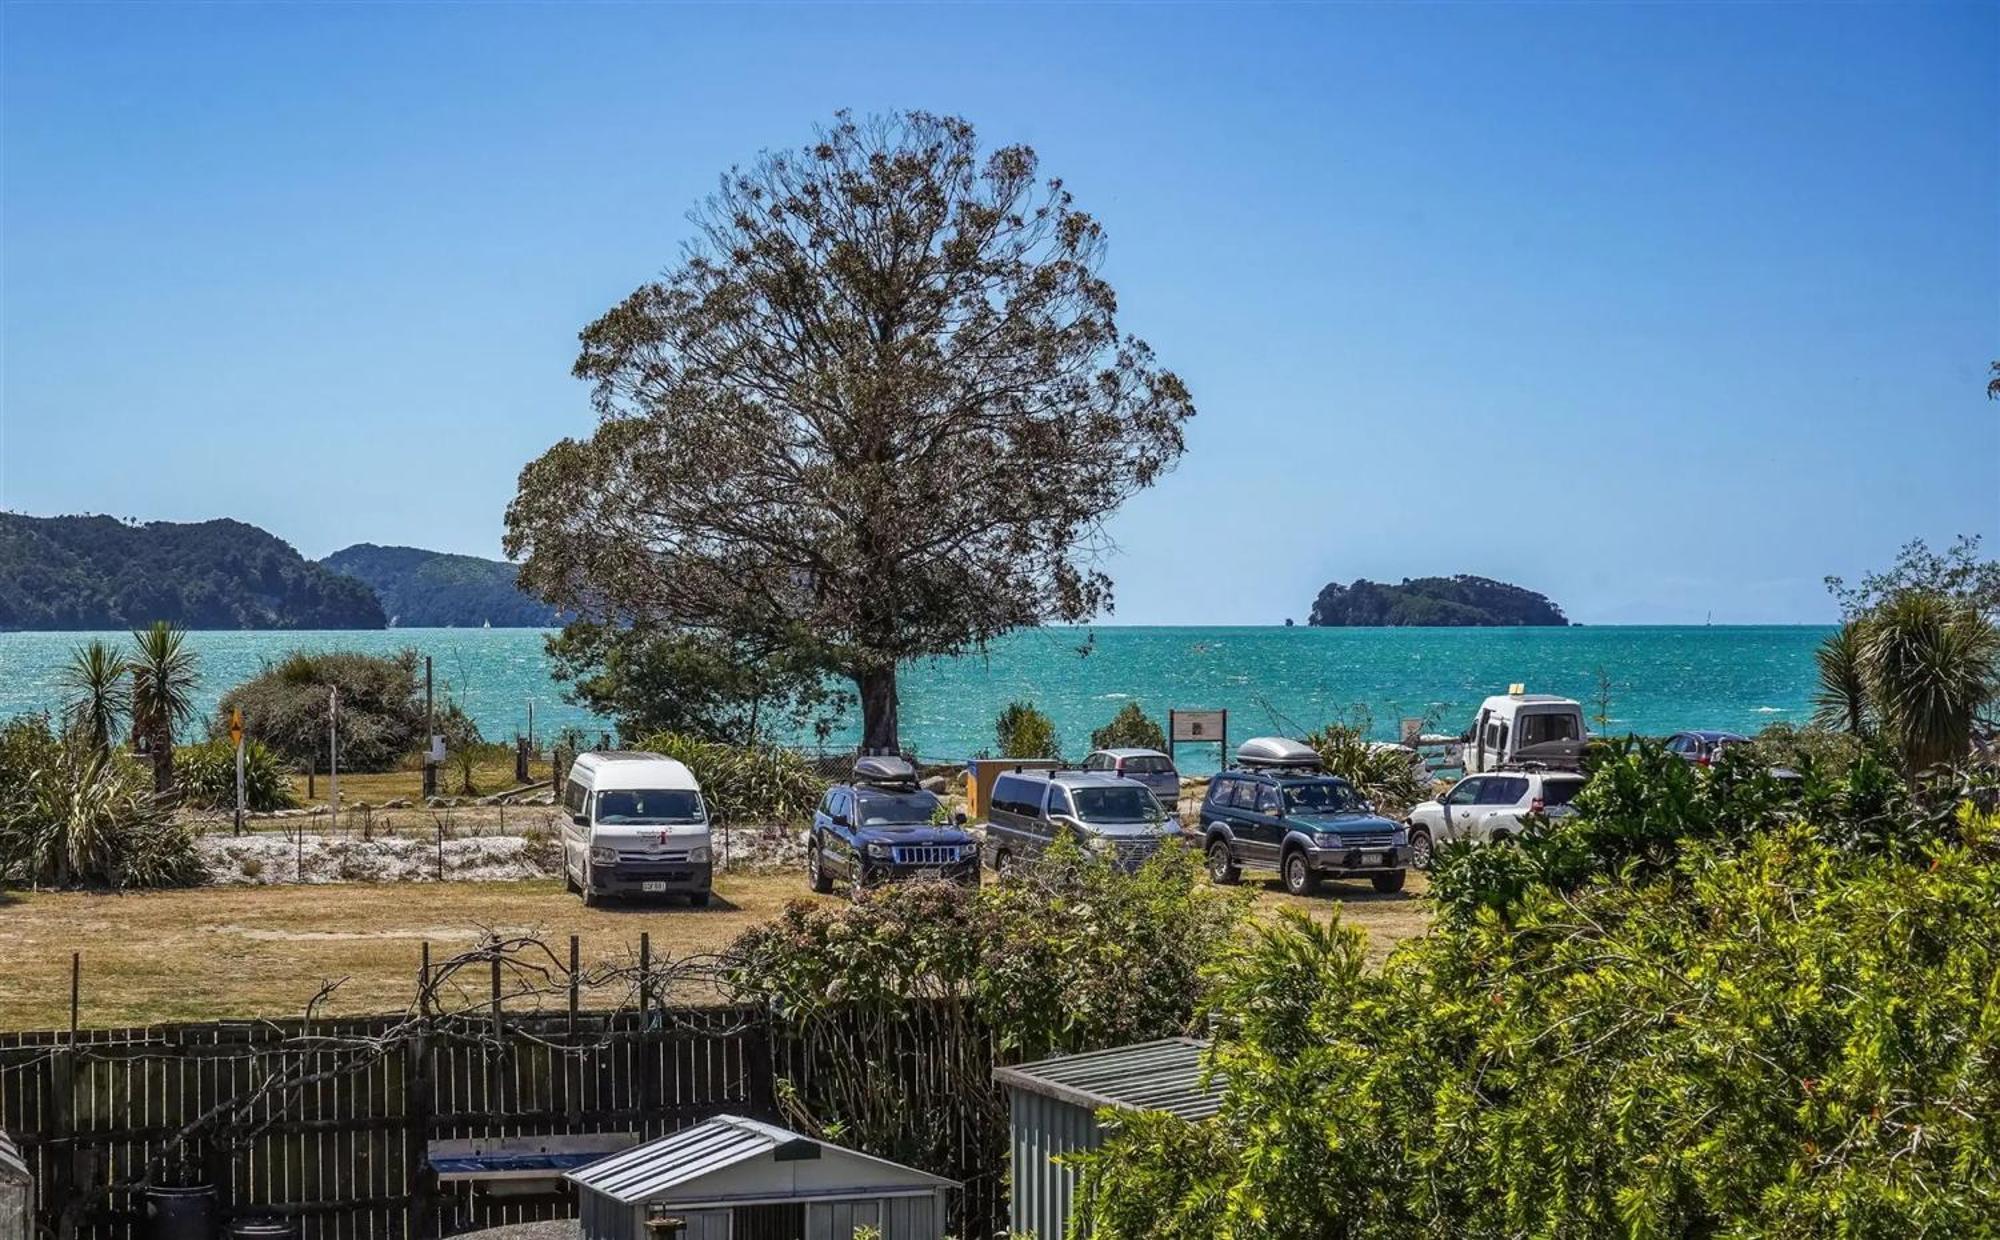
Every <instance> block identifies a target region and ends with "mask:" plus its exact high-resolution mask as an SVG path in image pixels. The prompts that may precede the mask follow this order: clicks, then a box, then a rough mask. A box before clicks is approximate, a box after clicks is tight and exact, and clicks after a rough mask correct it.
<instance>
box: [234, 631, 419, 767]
mask: <svg viewBox="0 0 2000 1240" xmlns="http://www.w3.org/2000/svg"><path fill="white" fill-rule="evenodd" d="M421 664H422V660H421V659H419V658H418V656H417V652H416V651H414V650H404V651H400V652H398V653H396V654H393V655H372V654H361V653H358V652H355V651H332V652H327V653H319V652H312V651H304V650H300V651H294V652H293V653H291V654H289V655H286V656H285V657H284V658H283V659H281V660H279V661H278V662H277V663H274V664H266V665H265V666H264V670H263V671H261V672H259V673H258V674H257V675H256V676H255V677H253V678H252V679H250V680H248V681H245V682H244V683H242V684H240V685H237V686H236V687H235V688H233V689H231V690H230V691H229V692H227V693H225V694H223V695H222V702H221V704H220V705H218V706H217V707H216V713H215V723H214V725H213V726H212V728H211V729H210V730H211V734H213V735H221V734H224V733H226V731H227V728H228V723H229V712H230V711H231V710H232V709H236V708H241V710H242V711H243V723H244V727H245V729H246V730H248V732H249V733H250V735H251V736H253V737H255V738H256V739H258V740H260V741H262V742H264V743H265V744H267V745H269V746H270V747H271V749H272V750H273V752H275V753H277V754H278V756H279V757H280V758H282V759H283V760H284V761H286V762H290V763H293V764H295V765H301V766H302V765H304V764H305V763H307V762H309V761H311V762H316V763H318V765H319V768H320V769H321V770H325V769H326V764H327V734H326V724H327V698H328V695H329V693H330V691H331V690H332V689H333V688H335V687H336V686H337V687H338V688H339V690H340V769H342V770H344V771H392V770H394V769H396V764H397V762H398V761H399V760H400V759H402V758H403V757H404V756H405V755H407V754H410V753H412V752H414V751H416V750H418V749H421V748H422V747H423V746H424V744H425V738H424V701H423V693H422V682H421V681H420V680H419V679H418V668H419V667H420V666H421Z"/></svg>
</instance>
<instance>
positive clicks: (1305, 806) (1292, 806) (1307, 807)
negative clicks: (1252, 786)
mask: <svg viewBox="0 0 2000 1240" xmlns="http://www.w3.org/2000/svg"><path fill="white" fill-rule="evenodd" d="M1285 808H1286V809H1287V810H1288V811H1290V812H1292V813H1295V814H1356V813H1360V812H1361V811H1362V810H1363V809H1364V808H1366V806H1365V805H1364V804H1363V802H1362V800H1361V796H1360V794H1359V793H1357V792H1355V791H1354V789H1353V788H1350V787H1348V786H1347V785H1346V784H1343V783H1341V782H1339V781H1338V780H1332V779H1326V780H1314V781H1313V782H1312V783H1309V784H1286V785H1285Z"/></svg>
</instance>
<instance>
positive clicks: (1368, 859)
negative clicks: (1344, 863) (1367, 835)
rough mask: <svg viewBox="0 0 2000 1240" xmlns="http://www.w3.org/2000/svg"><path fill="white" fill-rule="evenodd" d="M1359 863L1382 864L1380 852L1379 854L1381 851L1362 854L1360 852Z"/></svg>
mask: <svg viewBox="0 0 2000 1240" xmlns="http://www.w3.org/2000/svg"><path fill="white" fill-rule="evenodd" d="M1361 864H1363V865H1380V864H1382V854H1381V853H1378V852H1372V853H1362V854H1361Z"/></svg>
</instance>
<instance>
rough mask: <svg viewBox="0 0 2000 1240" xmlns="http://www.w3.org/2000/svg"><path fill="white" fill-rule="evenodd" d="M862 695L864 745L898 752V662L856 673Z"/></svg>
mask: <svg viewBox="0 0 2000 1240" xmlns="http://www.w3.org/2000/svg"><path fill="white" fill-rule="evenodd" d="M854 685H855V688H857V689H858V690H860V696H861V748H862V749H863V750H865V751H867V752H870V753H897V752H900V750H901V748H902V746H901V744H900V743H899V738H898V736H897V720H896V665H895V664H893V663H892V664H890V665H889V666H887V667H870V668H863V669H862V670H861V671H858V672H856V673H854Z"/></svg>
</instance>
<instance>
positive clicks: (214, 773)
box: [174, 738, 298, 813]
mask: <svg viewBox="0 0 2000 1240" xmlns="http://www.w3.org/2000/svg"><path fill="white" fill-rule="evenodd" d="M174 773H175V779H176V780H177V782H178V783H179V784H180V790H181V803H182V804H184V805H189V806H193V807H195V808H198V809H235V808H236V748H235V746H233V745H231V744H230V743H229V741H228V740H227V739H223V738H218V739H216V740H212V741H204V742H202V743H201V744H199V745H182V746H180V747H179V748H178V749H176V750H175V751H174ZM243 793H244V800H245V802H246V803H247V804H248V806H249V808H250V809H252V810H254V811H256V812H258V813H269V812H270V811H271V810H277V809H291V808H292V807H293V806H295V805H297V804H298V799H297V798H296V797H294V796H293V795H292V781H291V774H290V771H289V770H288V769H287V767H286V765H285V762H284V760H283V759H281V758H279V757H278V755H277V754H275V753H272V752H271V750H270V747H269V746H267V745H265V744H264V743H263V742H261V741H253V740H245V741H244V743H243Z"/></svg>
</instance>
